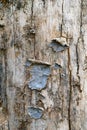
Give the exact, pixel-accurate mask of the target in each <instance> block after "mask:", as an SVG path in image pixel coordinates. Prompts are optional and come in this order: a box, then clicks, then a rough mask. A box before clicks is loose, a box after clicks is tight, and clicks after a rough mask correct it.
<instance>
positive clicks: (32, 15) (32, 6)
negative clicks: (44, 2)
mask: <svg viewBox="0 0 87 130" xmlns="http://www.w3.org/2000/svg"><path fill="white" fill-rule="evenodd" d="M33 8H34V0H32V5H31V26H34V27H35V25H33V17H34V12H33ZM35 41H36V40H35V35H34V59H35V58H36V56H35Z"/></svg>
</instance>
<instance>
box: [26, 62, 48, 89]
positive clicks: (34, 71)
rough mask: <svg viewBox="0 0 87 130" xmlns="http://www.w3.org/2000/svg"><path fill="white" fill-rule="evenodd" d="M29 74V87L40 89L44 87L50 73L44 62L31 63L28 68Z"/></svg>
mask: <svg viewBox="0 0 87 130" xmlns="http://www.w3.org/2000/svg"><path fill="white" fill-rule="evenodd" d="M30 75H31V78H30V81H29V83H28V85H29V88H30V89H32V90H33V89H36V90H42V89H44V88H45V87H46V84H47V79H48V76H49V75H50V67H49V66H48V65H45V64H33V65H32V66H31V68H30Z"/></svg>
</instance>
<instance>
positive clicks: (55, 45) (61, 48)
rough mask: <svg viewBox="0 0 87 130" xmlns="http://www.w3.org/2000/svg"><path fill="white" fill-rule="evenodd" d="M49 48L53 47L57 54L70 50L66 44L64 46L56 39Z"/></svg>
mask: <svg viewBox="0 0 87 130" xmlns="http://www.w3.org/2000/svg"><path fill="white" fill-rule="evenodd" d="M49 47H51V48H52V49H53V50H54V51H55V52H61V51H64V50H65V49H66V48H68V46H67V45H66V44H65V45H63V44H61V43H60V42H58V41H57V40H55V39H54V40H52V42H51V44H50V45H49Z"/></svg>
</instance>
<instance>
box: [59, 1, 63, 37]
mask: <svg viewBox="0 0 87 130" xmlns="http://www.w3.org/2000/svg"><path fill="white" fill-rule="evenodd" d="M63 4H64V0H62V23H61V32H60V36H61V37H62V29H63V13H64V9H63Z"/></svg>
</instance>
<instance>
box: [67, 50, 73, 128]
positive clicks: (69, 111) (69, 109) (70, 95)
mask: <svg viewBox="0 0 87 130" xmlns="http://www.w3.org/2000/svg"><path fill="white" fill-rule="evenodd" d="M70 62H71V61H70V49H68V70H69V86H70V92H69V107H68V122H69V130H71V101H72V84H71V80H72V72H71V68H70V67H71V63H70Z"/></svg>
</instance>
